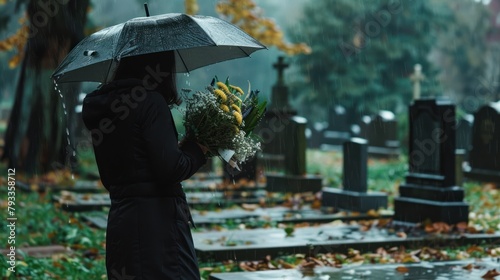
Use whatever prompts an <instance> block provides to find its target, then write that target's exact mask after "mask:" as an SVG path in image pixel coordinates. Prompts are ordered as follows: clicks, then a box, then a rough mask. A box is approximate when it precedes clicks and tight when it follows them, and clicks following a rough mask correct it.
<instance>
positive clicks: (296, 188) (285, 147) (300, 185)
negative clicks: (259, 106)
mask: <svg viewBox="0 0 500 280" xmlns="http://www.w3.org/2000/svg"><path fill="white" fill-rule="evenodd" d="M273 67H274V68H275V69H277V72H278V77H277V83H276V85H274V86H273V91H272V96H271V101H272V102H271V104H270V106H269V110H268V111H267V112H266V114H265V115H264V118H263V120H262V122H261V123H260V125H259V128H258V130H257V133H258V135H259V136H260V137H261V139H262V150H263V153H262V155H261V156H260V157H259V160H262V161H263V162H264V164H263V165H264V166H266V168H270V169H273V168H275V169H278V170H281V171H282V172H284V174H266V188H267V190H268V191H271V192H307V191H320V190H321V187H322V178H321V177H319V176H312V175H307V174H306V170H305V168H306V163H305V160H306V157H305V154H306V148H307V141H306V125H307V120H306V119H305V118H303V117H300V116H297V113H296V111H295V110H294V109H292V107H291V106H290V105H289V103H288V88H287V86H286V85H285V83H284V78H283V71H284V70H285V69H286V68H287V67H288V64H286V63H284V58H283V57H279V58H278V62H277V63H276V64H274V65H273Z"/></svg>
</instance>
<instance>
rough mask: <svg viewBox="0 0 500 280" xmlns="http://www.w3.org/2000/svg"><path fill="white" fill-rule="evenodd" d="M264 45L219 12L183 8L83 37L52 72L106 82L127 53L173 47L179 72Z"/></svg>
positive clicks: (61, 76) (242, 54) (70, 78)
mask: <svg viewBox="0 0 500 280" xmlns="http://www.w3.org/2000/svg"><path fill="white" fill-rule="evenodd" d="M265 48H266V47H265V46H264V45H262V44H261V43H259V42H258V41H257V40H255V39H253V38H252V37H250V36H249V35H248V34H246V33H245V32H243V31H242V30H241V29H239V28H238V27H236V26H234V25H233V24H231V23H229V22H227V21H224V20H221V19H218V18H214V17H209V16H190V15H186V14H179V13H173V14H163V15H158V16H151V17H138V18H134V19H131V20H129V21H127V22H125V23H121V24H118V25H114V26H111V27H108V28H105V29H102V30H101V31H98V32H96V33H94V34H92V35H90V36H88V37H86V38H85V39H83V40H82V41H81V42H80V43H79V44H78V45H76V46H75V48H73V49H72V50H71V52H70V53H69V54H68V55H67V57H66V58H65V59H64V60H63V61H62V63H61V64H60V65H59V66H58V68H57V69H56V70H55V72H54V74H53V75H52V77H53V78H54V79H55V80H56V82H58V83H64V82H78V81H95V82H101V83H106V82H108V81H110V80H112V79H113V75H114V73H115V71H116V69H117V67H118V64H119V63H120V60H121V59H122V58H126V57H132V56H141V55H146V54H151V53H157V54H158V55H162V52H166V51H174V53H175V59H176V71H177V72H189V71H191V70H194V69H197V68H200V67H202V66H206V65H209V64H213V63H217V62H221V61H225V60H230V59H235V58H240V57H247V56H249V55H250V54H251V53H253V52H255V51H257V50H260V49H265Z"/></svg>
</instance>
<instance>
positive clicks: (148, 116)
mask: <svg viewBox="0 0 500 280" xmlns="http://www.w3.org/2000/svg"><path fill="white" fill-rule="evenodd" d="M149 95H150V96H148V98H147V99H146V100H145V104H144V108H143V110H142V112H143V114H144V116H143V120H144V122H143V123H142V130H143V137H144V140H145V144H146V149H147V153H148V157H149V159H150V163H151V168H152V170H153V172H154V175H155V177H156V178H157V180H159V181H160V182H162V183H167V184H175V183H179V182H181V181H182V180H185V179H187V178H189V177H191V175H193V174H194V173H195V172H196V171H198V169H199V168H200V167H201V166H202V165H203V164H205V163H206V158H205V155H204V154H203V151H202V150H201V148H200V147H199V146H198V145H197V144H196V143H194V142H185V143H184V144H183V145H182V149H181V148H179V145H178V139H177V132H176V129H175V126H174V121H173V119H172V114H171V113H170V108H169V107H168V105H167V103H166V101H165V100H164V99H163V97H162V96H161V95H160V94H159V93H149Z"/></svg>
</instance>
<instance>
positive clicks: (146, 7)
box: [144, 3, 149, 17]
mask: <svg viewBox="0 0 500 280" xmlns="http://www.w3.org/2000/svg"><path fill="white" fill-rule="evenodd" d="M144 10H145V11H146V16H147V17H149V9H148V3H144Z"/></svg>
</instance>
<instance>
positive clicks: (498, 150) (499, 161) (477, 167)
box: [464, 101, 500, 183]
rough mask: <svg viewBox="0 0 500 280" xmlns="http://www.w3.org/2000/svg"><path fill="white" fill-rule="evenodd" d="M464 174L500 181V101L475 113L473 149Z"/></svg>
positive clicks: (479, 178) (485, 179)
mask: <svg viewBox="0 0 500 280" xmlns="http://www.w3.org/2000/svg"><path fill="white" fill-rule="evenodd" d="M464 176H465V177H467V178H472V179H476V180H481V181H489V182H497V183H498V182H500V101H498V102H496V103H490V104H488V105H485V106H483V107H481V108H480V109H479V110H478V111H477V112H476V113H475V114H474V125H473V128H472V149H471V151H470V153H469V166H467V167H466V168H465V170H464Z"/></svg>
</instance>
